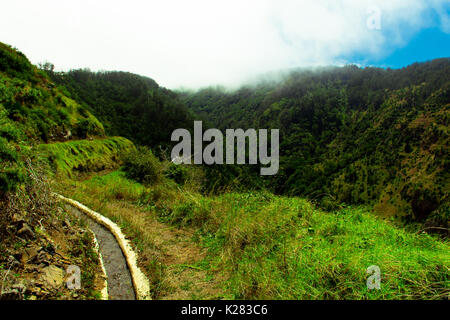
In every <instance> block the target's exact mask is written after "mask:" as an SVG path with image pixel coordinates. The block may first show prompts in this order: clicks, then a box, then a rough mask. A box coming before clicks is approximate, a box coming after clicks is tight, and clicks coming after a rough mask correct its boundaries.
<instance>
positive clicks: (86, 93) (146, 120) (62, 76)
mask: <svg viewBox="0 0 450 320" xmlns="http://www.w3.org/2000/svg"><path fill="white" fill-rule="evenodd" d="M49 74H50V76H51V78H52V80H53V81H55V83H57V84H59V85H60V86H61V87H64V88H66V89H67V90H66V91H65V92H66V94H68V95H70V96H72V97H73V98H74V99H75V100H76V101H78V102H79V103H80V104H81V105H83V106H85V107H86V108H87V109H89V110H90V111H91V112H92V113H94V114H95V115H96V116H97V118H98V119H99V120H100V121H101V122H102V123H103V124H104V126H105V130H106V133H107V134H108V135H115V136H123V137H126V138H128V139H131V140H132V141H134V142H135V143H138V144H141V145H147V146H150V147H158V146H165V145H167V144H168V142H170V135H171V133H172V131H173V130H175V129H177V128H190V127H191V126H192V125H193V120H192V119H193V116H192V115H191V114H190V112H189V111H188V110H187V108H186V107H185V106H184V104H183V103H182V102H181V101H180V100H179V99H178V97H177V95H176V94H175V93H173V92H171V91H170V90H167V89H165V88H162V87H160V86H159V85H158V84H157V83H156V82H155V81H154V80H152V79H150V78H146V77H142V76H138V75H135V74H132V73H127V72H91V71H89V70H72V71H70V72H67V73H54V72H49Z"/></svg>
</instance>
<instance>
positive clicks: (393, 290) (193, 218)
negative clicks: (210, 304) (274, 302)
mask: <svg viewBox="0 0 450 320" xmlns="http://www.w3.org/2000/svg"><path fill="white" fill-rule="evenodd" d="M76 184H77V187H76V190H75V192H74V194H73V196H74V197H75V198H78V199H79V200H81V201H86V202H89V198H90V197H95V198H96V199H98V198H102V199H103V200H104V201H108V199H121V200H123V201H127V202H129V203H134V204H136V205H139V206H141V207H142V208H145V209H146V210H149V211H151V213H152V214H155V213H156V214H157V215H158V216H159V219H160V220H161V221H163V222H165V223H168V224H172V225H174V226H177V227H192V228H196V230H197V233H196V237H197V238H198V239H197V240H198V241H199V242H200V243H201V244H202V245H203V246H204V247H205V248H207V250H208V255H207V258H206V261H205V262H204V263H203V264H202V268H205V270H209V271H211V272H219V273H221V274H223V275H225V278H226V279H227V280H226V281H224V296H225V297H227V298H230V299H448V296H449V293H450V282H449V280H450V279H449V266H450V256H449V244H448V241H443V240H439V239H437V238H434V237H433V236H430V235H428V234H425V233H422V234H413V233H409V232H407V231H405V230H403V229H401V228H398V227H396V226H394V225H392V224H390V223H389V222H388V221H385V220H381V219H380V218H377V217H376V216H374V215H373V214H372V213H371V212H370V210H369V209H367V208H362V207H347V208H344V209H342V210H340V211H337V212H335V213H328V212H324V211H321V210H318V209H316V208H314V207H313V206H312V205H311V204H310V203H309V202H308V201H307V200H305V199H300V198H289V197H279V196H274V195H272V194H269V193H248V194H238V193H227V194H223V195H220V196H212V197H207V196H202V195H200V194H198V193H195V192H189V191H187V190H186V189H181V188H180V187H179V186H177V185H176V184H174V183H172V182H170V181H163V182H161V183H159V184H157V185H153V186H150V187H144V186H142V185H140V184H138V183H136V182H133V181H130V180H127V179H126V177H125V175H124V174H123V173H121V172H113V173H111V174H108V175H105V176H101V177H95V178H92V179H90V180H86V181H84V182H77V183H76ZM118 195H120V196H118ZM149 214H150V212H149ZM371 265H377V266H379V267H380V269H381V290H368V289H367V286H366V280H367V278H368V277H369V275H368V274H367V273H366V270H367V268H368V267H369V266H371Z"/></svg>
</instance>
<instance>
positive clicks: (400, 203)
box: [180, 58, 450, 225]
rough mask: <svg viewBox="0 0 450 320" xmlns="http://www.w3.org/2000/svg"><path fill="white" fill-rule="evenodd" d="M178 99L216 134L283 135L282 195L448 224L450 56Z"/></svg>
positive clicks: (313, 73) (323, 72)
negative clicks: (260, 131) (263, 131)
mask: <svg viewBox="0 0 450 320" xmlns="http://www.w3.org/2000/svg"><path fill="white" fill-rule="evenodd" d="M180 95H181V97H182V100H183V101H184V102H185V103H186V104H187V105H188V107H189V108H190V109H191V110H193V111H194V112H196V113H197V114H199V115H200V116H201V117H203V118H205V119H209V120H210V122H212V125H213V126H217V127H218V128H221V129H226V128H238V127H242V128H279V129H280V130H281V138H280V141H281V146H280V154H281V160H280V161H281V163H280V173H279V174H278V175H277V176H276V177H275V178H274V179H273V180H271V181H268V182H269V183H268V185H269V186H271V187H272V188H273V189H274V190H275V191H276V192H278V193H283V194H291V195H303V196H308V197H310V198H314V199H321V200H322V201H321V202H322V204H323V205H324V206H325V207H326V208H329V209H332V208H334V207H335V206H336V205H337V204H339V203H342V202H345V203H365V204H377V206H376V208H377V210H378V212H380V213H382V214H383V215H387V216H392V215H401V216H408V217H415V218H417V219H419V220H421V219H427V218H429V217H431V216H433V215H435V217H434V218H431V220H433V219H437V220H439V222H437V223H439V224H444V225H445V224H446V223H447V220H448V218H449V215H448V214H449V208H448V190H449V175H448V159H447V158H448V154H449V149H448V147H449V137H448V128H449V122H448V121H449V103H450V59H448V58H444V59H437V60H434V61H430V62H427V63H420V64H414V65H411V66H409V67H407V68H404V69H400V70H390V69H388V70H384V69H378V68H365V69H360V68H358V67H355V66H347V67H343V68H336V67H333V68H323V69H316V70H300V71H294V72H291V73H290V74H289V75H288V76H286V77H285V78H284V79H283V80H282V81H280V82H261V83H259V84H256V85H252V86H246V87H242V88H241V89H239V90H236V91H226V90H224V89H220V88H207V89H203V90H199V91H198V92H181V93H180ZM224 170H225V169H224ZM252 179H255V176H254V175H253V178H252ZM230 180H231V179H230ZM266 182H267V181H266ZM431 220H430V221H431Z"/></svg>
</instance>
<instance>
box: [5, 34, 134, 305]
mask: <svg viewBox="0 0 450 320" xmlns="http://www.w3.org/2000/svg"><path fill="white" fill-rule="evenodd" d="M102 137H104V129H103V126H102V124H101V123H100V122H99V121H98V120H97V119H96V118H95V117H94V116H93V115H92V114H91V113H90V112H89V111H88V110H86V109H85V108H83V107H82V106H80V105H79V104H77V103H76V102H75V101H73V100H72V99H70V98H68V97H67V96H66V95H64V93H62V92H61V91H60V90H59V89H57V88H56V86H55V85H54V84H53V83H52V81H51V80H50V79H49V78H48V76H47V75H46V74H45V73H44V72H43V71H41V70H39V69H38V68H36V67H35V66H33V65H32V64H31V63H30V62H29V61H28V59H27V58H26V57H25V56H24V55H23V54H22V53H21V52H19V51H17V50H16V49H13V48H11V47H10V46H7V45H5V44H2V43H0V277H1V279H2V285H1V292H0V299H26V300H27V299H32V300H34V299H70V300H71V299H98V298H99V292H100V290H101V289H102V287H101V285H102V279H101V267H100V265H99V260H98V256H97V253H96V251H95V250H94V239H93V236H92V234H91V232H90V231H89V230H87V229H86V228H85V226H83V225H81V224H80V223H79V222H78V221H77V220H76V219H74V218H73V217H71V216H69V215H68V214H67V213H66V212H65V210H64V208H63V207H62V206H60V204H59V203H58V201H56V199H55V198H54V197H53V195H52V191H53V190H52V188H51V186H50V184H49V180H48V174H49V171H48V170H45V165H44V166H43V165H42V164H43V163H42V161H38V160H39V159H38V158H39V153H44V154H46V155H47V156H48V157H47V158H46V161H44V162H45V163H46V164H48V159H50V158H51V159H52V160H53V161H52V164H55V167H57V168H58V170H59V169H61V170H66V169H67V168H68V167H70V166H79V167H81V166H82V165H86V164H88V163H89V161H91V163H90V164H92V161H94V160H95V161H96V163H97V162H98V163H101V161H104V162H108V166H111V163H112V162H111V159H109V158H108V157H107V155H110V154H113V153H114V152H116V150H110V149H112V148H115V145H124V146H127V147H128V146H129V145H131V142H129V141H125V139H122V140H121V139H109V140H108V142H105V143H103V145H102V143H101V142H91V143H90V145H89V143H86V144H87V145H86V146H85V145H84V143H83V142H82V141H71V142H67V145H71V147H70V148H67V147H63V146H61V145H63V143H59V141H68V140H72V139H85V138H89V139H93V138H102ZM83 141H84V140H83ZM101 141H103V140H101ZM44 143H51V144H49V145H44ZM108 148H109V149H108ZM68 150H70V151H71V152H74V153H75V152H83V151H87V154H85V157H82V156H79V157H78V158H77V161H75V162H71V163H65V162H64V161H63V159H62V157H64V155H63V154H62V153H63V152H66V151H68ZM106 150H108V152H106ZM102 151H105V152H104V153H105V154H104V155H101V154H100V152H102ZM95 152H97V154H96V153H95ZM42 159H43V158H41V160H42ZM69 265H77V266H80V267H81V270H82V274H83V276H82V279H81V282H82V289H81V290H79V291H77V292H74V291H71V290H68V289H67V288H66V287H65V286H64V278H63V276H61V277H56V278H54V279H57V280H55V282H52V281H50V280H49V278H48V277H47V278H45V276H43V275H46V274H50V273H51V272H52V274H53V275H63V274H64V272H65V270H66V268H67V267H68V266H69Z"/></svg>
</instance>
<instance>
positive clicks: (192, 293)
mask: <svg viewBox="0 0 450 320" xmlns="http://www.w3.org/2000/svg"><path fill="white" fill-rule="evenodd" d="M91 205H93V207H94V208H100V207H101V208H102V212H103V213H104V214H106V216H108V217H109V218H112V219H113V220H115V221H119V223H124V224H127V225H128V232H131V233H129V234H128V236H130V237H131V238H133V237H138V238H137V240H138V242H139V243H141V251H140V252H139V258H140V266H141V268H142V270H145V269H146V268H145V267H146V266H153V267H154V268H152V269H151V272H150V273H149V274H148V275H147V276H148V278H149V279H150V280H151V282H152V283H153V285H152V287H153V299H156V300H183V299H194V300H196V299H223V298H224V288H223V282H224V280H225V279H224V277H225V275H224V274H223V273H221V272H218V271H212V270H209V267H208V263H207V262H206V261H205V259H206V256H207V253H206V249H205V248H203V247H202V246H201V245H200V243H199V242H198V240H197V239H196V237H195V230H194V229H187V228H177V227H174V226H170V225H168V224H165V223H163V222H160V221H158V217H157V214H156V213H155V212H149V211H146V210H142V209H141V208H139V207H137V206H135V205H132V204H129V203H126V202H124V201H120V200H110V201H108V202H107V203H101V202H98V203H95V202H93V203H91ZM124 231H126V230H124ZM155 265H158V266H159V267H155Z"/></svg>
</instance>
